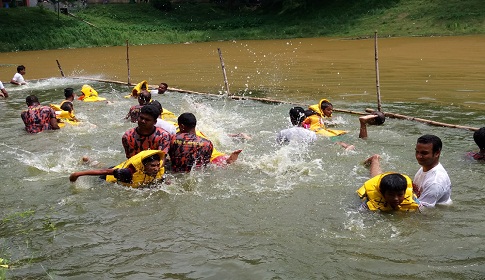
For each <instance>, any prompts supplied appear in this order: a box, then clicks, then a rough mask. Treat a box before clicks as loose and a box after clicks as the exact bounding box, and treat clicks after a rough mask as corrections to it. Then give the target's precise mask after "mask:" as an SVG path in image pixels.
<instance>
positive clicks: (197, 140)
mask: <svg viewBox="0 0 485 280" xmlns="http://www.w3.org/2000/svg"><path fill="white" fill-rule="evenodd" d="M177 121H178V125H179V130H180V132H179V133H177V135H176V136H175V138H173V140H172V143H171V145H170V149H169V151H168V154H169V156H170V161H171V163H172V171H173V172H190V171H191V170H192V168H194V167H201V166H205V165H207V164H209V163H210V159H211V155H212V150H213V149H214V147H213V145H212V142H211V141H210V140H208V139H205V138H202V137H199V136H197V134H196V131H195V126H196V125H197V119H196V118H195V116H194V114H192V113H183V114H182V115H180V116H179V117H178V119H177Z"/></svg>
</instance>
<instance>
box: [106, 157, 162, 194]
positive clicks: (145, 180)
mask: <svg viewBox="0 0 485 280" xmlns="http://www.w3.org/2000/svg"><path fill="white" fill-rule="evenodd" d="M155 154H158V155H159V156H160V164H161V166H160V171H159V172H158V173H157V176H155V177H152V176H149V175H147V174H145V172H144V166H143V163H142V161H143V160H144V159H145V158H147V157H151V156H153V155H155ZM164 158H165V153H164V152H163V151H160V150H146V151H141V152H139V153H138V154H136V155H134V156H132V157H131V158H129V159H128V160H126V161H124V162H122V163H121V164H118V165H117V166H115V167H113V168H115V169H116V168H118V169H119V168H128V167H129V166H130V165H131V166H133V167H134V168H135V170H136V171H135V173H133V179H132V181H131V183H122V182H119V183H121V184H122V185H124V186H128V187H132V188H138V187H140V186H143V185H148V184H150V183H151V182H153V181H154V180H157V179H161V178H162V177H163V174H164V173H165V168H164V167H163V164H162V163H163V159H164ZM106 181H107V182H112V183H116V182H118V179H116V178H115V177H114V176H113V175H108V176H106Z"/></svg>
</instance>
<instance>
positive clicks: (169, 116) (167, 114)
mask: <svg viewBox="0 0 485 280" xmlns="http://www.w3.org/2000/svg"><path fill="white" fill-rule="evenodd" d="M160 118H161V119H162V120H176V119H177V116H175V114H174V113H172V112H170V111H169V110H167V109H165V108H163V112H162V114H161V115H160Z"/></svg>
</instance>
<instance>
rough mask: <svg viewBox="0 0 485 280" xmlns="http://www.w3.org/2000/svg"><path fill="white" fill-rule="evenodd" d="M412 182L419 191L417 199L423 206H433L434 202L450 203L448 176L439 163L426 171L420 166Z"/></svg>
mask: <svg viewBox="0 0 485 280" xmlns="http://www.w3.org/2000/svg"><path fill="white" fill-rule="evenodd" d="M413 183H414V184H416V185H417V186H418V188H419V191H420V192H421V194H420V196H419V197H418V199H419V201H420V202H421V203H422V205H423V206H426V207H434V206H435V205H436V204H444V205H449V204H451V203H452V201H451V181H450V177H449V176H448V173H447V172H446V170H445V168H444V167H443V165H441V163H438V165H436V166H435V167H433V168H431V169H430V170H429V171H427V172H424V171H423V167H421V168H420V169H419V170H418V172H416V175H414V180H413Z"/></svg>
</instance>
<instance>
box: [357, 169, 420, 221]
mask: <svg viewBox="0 0 485 280" xmlns="http://www.w3.org/2000/svg"><path fill="white" fill-rule="evenodd" d="M387 174H395V173H393V172H387V173H383V174H379V175H377V176H374V177H373V178H371V179H369V180H367V181H366V182H365V183H364V185H363V186H362V187H360V188H359V189H358V190H357V194H358V195H359V197H360V198H361V199H362V200H363V201H364V202H365V203H366V205H367V206H368V207H369V209H370V210H372V211H376V210H381V211H393V210H400V211H410V212H412V211H416V210H418V208H419V204H418V203H417V202H416V201H415V195H414V193H413V181H412V180H411V178H409V177H408V176H407V175H404V174H401V175H402V176H404V178H406V182H407V188H406V192H405V194H404V201H403V202H402V203H401V204H400V205H399V206H398V209H393V208H392V207H391V206H390V205H389V204H388V203H387V201H386V200H385V199H384V196H383V195H382V193H381V191H380V190H379V185H380V184H381V179H382V177H384V176H385V175H387ZM366 200H367V201H366Z"/></svg>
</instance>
